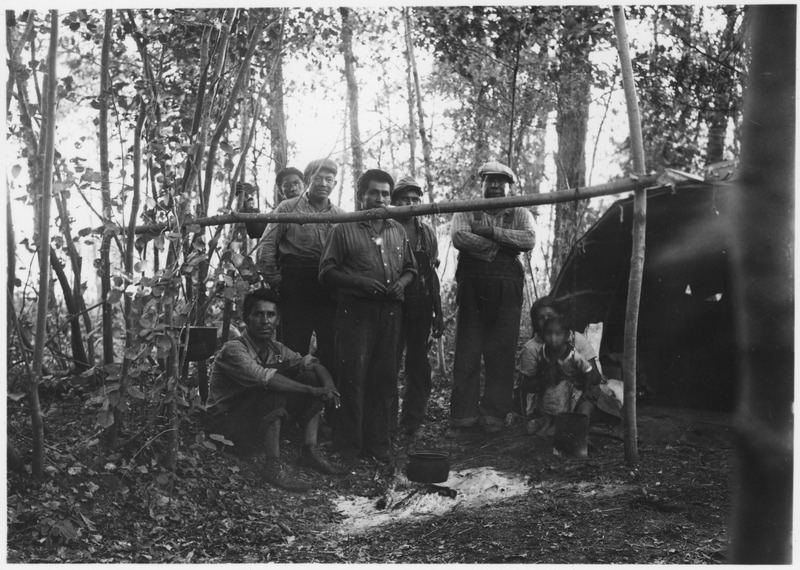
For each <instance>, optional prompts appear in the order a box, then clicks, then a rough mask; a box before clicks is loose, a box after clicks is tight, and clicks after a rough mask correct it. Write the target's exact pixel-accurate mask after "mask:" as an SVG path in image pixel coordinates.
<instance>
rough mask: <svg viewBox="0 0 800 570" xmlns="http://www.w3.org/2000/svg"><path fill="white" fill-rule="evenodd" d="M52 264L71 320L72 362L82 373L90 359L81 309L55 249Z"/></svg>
mask: <svg viewBox="0 0 800 570" xmlns="http://www.w3.org/2000/svg"><path fill="white" fill-rule="evenodd" d="M50 266H51V267H52V268H53V271H55V273H56V278H57V279H58V283H59V285H61V291H62V292H63V294H64V305H65V306H66V308H67V313H68V314H69V315H68V317H67V320H68V321H69V332H70V333H69V340H70V346H71V348H72V363H73V365H74V366H75V372H77V373H81V372H84V371H86V370H88V369H89V368H90V366H89V359H88V358H87V356H86V351H85V350H84V348H83V335H82V334H81V321H80V311H81V310H80V309H79V308H78V304H77V303H76V302H75V298H74V297H73V296H72V288H71V287H70V284H69V279H68V278H67V274H66V273H65V272H64V265H63V264H62V263H61V260H60V259H58V255H56V252H55V250H53V249H50Z"/></svg>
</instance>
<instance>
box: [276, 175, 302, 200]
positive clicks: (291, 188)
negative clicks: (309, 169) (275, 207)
mask: <svg viewBox="0 0 800 570" xmlns="http://www.w3.org/2000/svg"><path fill="white" fill-rule="evenodd" d="M275 185H276V186H277V187H278V202H283V201H284V200H290V199H292V198H297V197H298V196H299V195H300V194H302V193H303V189H304V188H305V185H304V184H303V173H302V172H300V171H299V170H298V169H296V168H294V167H292V166H287V167H286V168H281V169H280V170H279V171H278V173H277V174H276V175H275Z"/></svg>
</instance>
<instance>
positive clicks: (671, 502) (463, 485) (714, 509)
mask: <svg viewBox="0 0 800 570" xmlns="http://www.w3.org/2000/svg"><path fill="white" fill-rule="evenodd" d="M446 384H447V383H445V382H442V381H438V382H436V384H435V388H434V394H433V396H432V398H431V404H430V406H429V410H428V420H429V421H428V423H427V424H426V425H425V426H424V428H423V430H422V433H421V435H420V437H419V438H418V439H417V440H416V441H408V440H407V439H405V440H402V439H401V440H400V441H398V447H397V450H396V454H395V455H396V459H395V462H394V463H393V464H392V465H389V466H383V465H380V464H377V463H375V462H371V461H367V460H356V461H354V462H352V463H349V464H348V465H347V466H348V468H349V470H350V473H349V474H348V475H345V476H343V477H327V476H320V475H317V474H315V473H314V472H311V471H308V470H305V469H302V468H299V467H294V465H295V462H294V459H295V458H296V457H297V456H298V454H299V450H300V447H299V445H298V442H299V431H298V430H297V429H287V430H286V433H285V434H284V441H283V442H282V449H283V453H284V458H285V459H286V462H287V463H288V464H289V465H290V466H292V468H293V469H295V470H296V472H297V476H299V477H303V478H307V479H309V480H313V481H315V483H316V488H315V489H313V490H312V491H309V492H307V493H302V494H297V493H289V492H286V491H283V490H280V489H276V488H273V487H271V486H270V485H269V484H266V483H264V482H263V481H262V480H261V476H260V461H261V459H260V458H258V457H254V458H250V459H240V458H238V457H236V456H233V455H232V454H229V453H224V452H223V451H221V450H220V449H219V448H221V447H224V446H223V445H222V444H220V443H216V442H214V441H211V440H209V439H208V438H206V437H204V435H203V434H202V433H201V432H202V430H201V422H200V415H199V413H198V412H197V411H195V412H193V413H189V414H188V417H187V418H185V419H184V422H183V425H182V436H183V443H182V448H181V452H180V455H179V460H178V464H177V468H176V469H175V471H174V472H172V473H170V472H164V471H163V470H161V468H160V467H159V463H158V460H157V459H158V446H157V443H158V442H157V440H155V439H154V440H148V441H144V442H139V441H137V443H136V444H135V445H134V446H133V448H132V449H128V450H127V451H126V453H125V454H122V453H118V454H111V455H109V454H108V453H105V452H102V451H101V450H100V449H99V444H98V442H97V440H96V439H93V438H95V436H96V434H97V429H96V427H95V426H94V413H89V412H88V411H87V410H86V409H85V408H84V404H83V402H84V400H83V399H82V398H78V397H74V398H70V397H66V398H63V399H59V400H56V401H53V402H49V403H47V402H46V410H47V411H46V422H47V426H48V433H47V438H46V439H47V442H48V443H47V471H48V478H47V481H46V482H45V483H44V484H35V483H34V482H33V481H31V479H30V477H29V476H27V475H25V474H19V473H9V475H8V481H7V488H8V503H7V554H6V556H7V561H8V562H135V563H153V562H162V563H165V562H182V563H195V562H250V563H256V562H317V563H337V562H340V563H344V562H358V563H367V562H371V563H381V562H405V563H454V562H456V563H457V562H473V563H491V562H505V563H560V564H566V563H579V564H613V563H646V564H653V563H664V564H695V563H701V564H705V563H723V562H724V561H725V549H726V531H727V517H728V513H729V510H730V495H731V491H732V488H733V484H732V480H731V478H732V475H731V465H732V455H733V448H732V445H731V437H730V436H731V431H730V422H729V419H730V418H729V417H728V416H725V415H723V414H716V413H711V412H702V411H697V410H687V409H681V408H667V407H648V406H644V405H640V407H639V420H638V426H639V427H638V429H639V445H638V449H639V464H638V467H637V468H635V469H631V468H629V467H627V466H626V464H625V461H624V452H623V443H622V441H621V440H619V439H615V438H614V437H611V436H610V434H608V433H595V434H591V435H590V437H589V455H588V458H585V459H577V458H570V457H567V456H565V455H559V454H556V453H554V450H553V446H552V443H553V442H552V437H549V438H548V437H533V436H529V435H527V434H526V433H525V431H524V426H522V425H516V426H512V427H510V428H507V429H506V430H504V431H502V432H500V433H497V434H492V435H483V434H480V433H476V434H475V435H474V436H469V437H467V438H463V439H456V440H447V439H445V438H444V437H443V433H444V431H445V430H446V427H447V415H448V414H447V406H446V402H447V394H449V386H448V385H446ZM25 416H26V414H25V412H24V408H23V407H22V405H21V403H20V402H11V401H9V407H8V422H9V423H8V425H9V441H10V442H11V443H12V444H13V445H15V447H16V448H17V449H20V450H25V449H28V448H29V447H30V439H29V431H26V427H25V419H26V418H25ZM27 429H29V428H27ZM322 441H323V442H324V443H323V449H326V448H327V445H328V444H327V442H326V440H325V438H323V439H322ZM414 446H416V447H417V448H439V449H445V450H448V451H449V452H450V454H451V455H450V460H451V470H450V479H448V481H447V482H446V483H443V484H442V486H446V487H449V488H451V489H452V490H455V491H456V496H455V498H452V497H450V496H443V495H440V494H436V493H430V492H428V491H430V490H431V489H430V487H428V486H425V485H422V484H417V483H412V482H410V481H408V480H407V479H406V478H405V475H404V473H405V464H406V461H407V460H406V455H405V451H406V450H407V449H408V448H410V447H414ZM137 450H138V451H137ZM450 494H452V493H450Z"/></svg>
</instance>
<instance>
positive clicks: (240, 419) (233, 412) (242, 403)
mask: <svg viewBox="0 0 800 570" xmlns="http://www.w3.org/2000/svg"><path fill="white" fill-rule="evenodd" d="M293 379H294V380H296V381H297V382H300V383H301V384H306V385H309V386H315V387H319V386H321V385H322V384H321V382H320V381H319V379H318V378H317V376H316V374H312V373H305V374H301V375H299V376H297V377H296V378H293ZM322 407H323V404H322V402H321V401H320V400H315V399H314V398H312V397H311V396H309V395H306V394H290V393H286V392H273V391H271V390H267V389H265V388H251V389H250V390H247V391H245V392H243V393H242V395H241V396H240V397H239V398H238V399H237V400H236V402H234V403H233V405H232V406H231V407H230V408H228V409H227V410H226V411H224V412H221V413H217V414H213V415H211V416H210V417H209V418H208V423H207V426H206V427H207V429H206V431H207V432H208V433H209V434H212V433H217V434H220V435H224V436H225V437H226V438H228V439H229V440H231V441H232V442H233V451H234V453H236V454H239V455H248V454H251V453H253V452H254V451H256V450H257V449H258V448H259V446H263V443H264V436H265V434H266V432H267V428H268V427H269V426H270V425H272V424H273V423H275V422H276V421H281V420H286V419H287V418H289V417H293V418H297V423H299V424H300V425H301V426H305V425H306V424H307V423H308V422H309V420H311V419H312V418H313V417H314V416H315V415H316V414H318V413H319V412H320V411H321V410H322Z"/></svg>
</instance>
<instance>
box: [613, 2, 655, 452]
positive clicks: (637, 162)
mask: <svg viewBox="0 0 800 570" xmlns="http://www.w3.org/2000/svg"><path fill="white" fill-rule="evenodd" d="M614 27H615V29H616V32H617V49H618V50H619V60H620V67H621V69H622V85H623V87H624V89H625V102H626V106H627V108H628V125H629V127H630V136H631V150H632V152H633V170H634V173H635V174H638V175H644V173H645V164H644V145H643V144H642V123H641V120H640V118H639V104H638V102H637V99H636V85H635V83H634V78H633V67H632V65H631V55H630V50H629V45H628V32H627V28H626V25H625V12H624V11H623V9H622V7H620V6H614ZM646 222H647V195H646V194H645V190H644V188H642V189H640V190H636V191H634V194H633V230H632V231H633V236H632V239H631V270H630V277H629V279H628V299H627V303H626V305H625V333H624V337H625V338H624V341H623V353H624V356H623V362H622V380H623V382H624V392H625V398H624V399H625V406H624V414H623V415H624V418H623V423H624V425H625V442H624V447H625V461H626V462H627V463H628V465H629V466H631V467H634V466H636V465H637V464H638V463H639V449H638V447H637V445H636V439H637V437H638V428H637V425H636V350H637V333H638V330H639V301H640V299H641V296H642V273H643V270H644V253H645V242H644V237H645V230H646Z"/></svg>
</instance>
